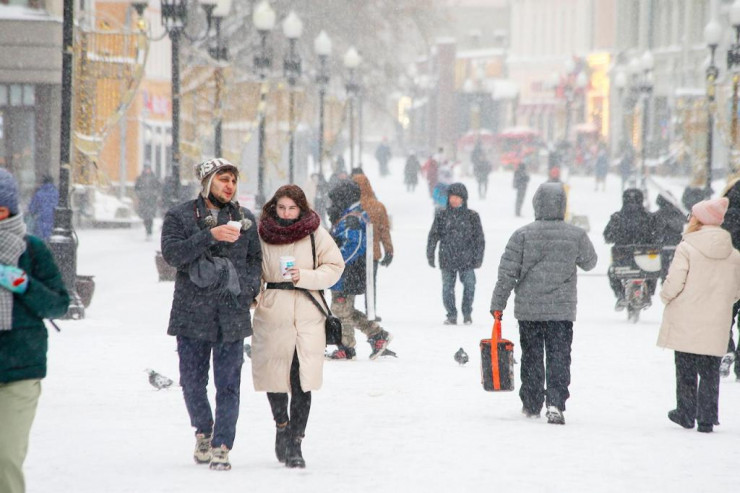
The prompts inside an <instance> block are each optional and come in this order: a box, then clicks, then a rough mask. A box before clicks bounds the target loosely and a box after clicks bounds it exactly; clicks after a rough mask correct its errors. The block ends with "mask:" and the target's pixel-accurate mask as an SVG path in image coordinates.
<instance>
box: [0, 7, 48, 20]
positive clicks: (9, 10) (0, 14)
mask: <svg viewBox="0 0 740 493" xmlns="http://www.w3.org/2000/svg"><path fill="white" fill-rule="evenodd" d="M3 20H11V21H51V22H61V21H62V19H61V18H60V17H54V16H52V15H49V13H48V12H47V11H45V10H41V9H31V8H28V7H26V6H23V5H0V21H3Z"/></svg>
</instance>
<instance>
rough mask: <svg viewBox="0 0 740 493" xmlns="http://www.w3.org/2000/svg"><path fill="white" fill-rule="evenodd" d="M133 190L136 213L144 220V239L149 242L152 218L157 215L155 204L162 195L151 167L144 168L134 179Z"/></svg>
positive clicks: (159, 184) (160, 186) (160, 185)
mask: <svg viewBox="0 0 740 493" xmlns="http://www.w3.org/2000/svg"><path fill="white" fill-rule="evenodd" d="M134 190H135V191H136V199H137V202H136V212H137V213H138V214H139V217H140V218H141V219H143V220H144V229H145V230H146V238H147V240H149V239H151V237H152V224H153V223H154V217H155V216H156V215H157V204H158V203H159V199H160V196H161V193H162V184H161V183H160V182H159V179H157V175H155V174H154V172H153V171H152V168H151V166H149V165H145V166H144V170H143V171H142V172H141V174H140V175H139V177H138V178H137V179H136V184H135V185H134Z"/></svg>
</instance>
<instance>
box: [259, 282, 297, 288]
mask: <svg viewBox="0 0 740 493" xmlns="http://www.w3.org/2000/svg"><path fill="white" fill-rule="evenodd" d="M265 288H267V289H286V290H294V289H297V288H296V287H295V284H293V283H292V282H268V283H267V284H266V285H265Z"/></svg>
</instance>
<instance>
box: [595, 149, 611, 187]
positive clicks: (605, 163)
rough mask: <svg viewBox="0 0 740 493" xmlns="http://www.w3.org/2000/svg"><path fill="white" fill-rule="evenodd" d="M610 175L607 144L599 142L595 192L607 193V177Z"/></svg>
mask: <svg viewBox="0 0 740 493" xmlns="http://www.w3.org/2000/svg"><path fill="white" fill-rule="evenodd" d="M608 173H609V155H608V153H607V152H606V144H604V143H603V142H599V148H598V150H597V151H596V163H595V164H594V176H595V177H596V184H595V186H594V187H595V188H594V190H595V191H598V190H599V185H601V190H602V191H603V192H606V175H607V174H608Z"/></svg>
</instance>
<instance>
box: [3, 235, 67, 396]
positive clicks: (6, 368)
mask: <svg viewBox="0 0 740 493" xmlns="http://www.w3.org/2000/svg"><path fill="white" fill-rule="evenodd" d="M18 267H19V268H21V269H23V270H24V271H26V274H27V275H28V280H29V281H28V289H27V290H26V292H25V293H23V294H18V293H16V294H14V295H13V328H12V329H11V330H3V331H0V383H8V382H17V381H19V380H28V379H31V378H44V377H45V376H46V351H47V348H48V334H47V331H46V326H45V325H44V319H45V318H56V317H61V316H62V315H64V314H65V313H67V309H68V308H69V294H68V293H67V289H66V288H65V287H64V281H63V280H62V275H61V274H60V272H59V269H58V268H57V265H56V263H55V262H54V258H53V257H52V255H51V251H50V250H49V249H48V247H47V246H46V245H45V244H44V242H43V241H41V240H40V239H39V238H36V237H35V236H27V237H26V251H25V252H23V254H22V255H21V256H20V259H18ZM0 289H2V288H0Z"/></svg>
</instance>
